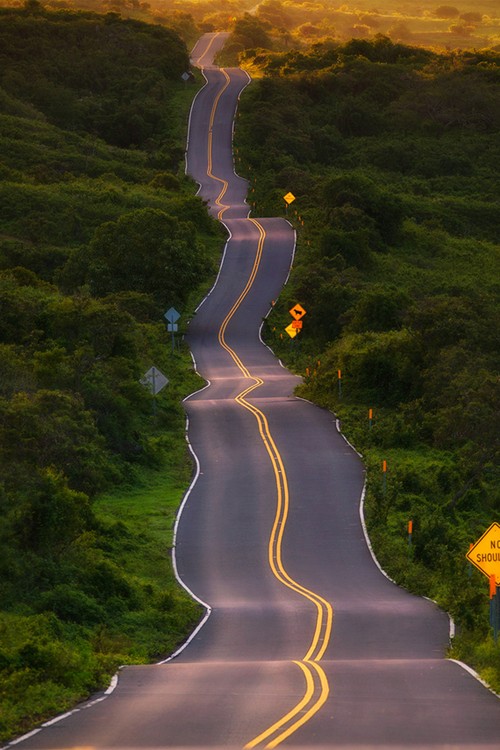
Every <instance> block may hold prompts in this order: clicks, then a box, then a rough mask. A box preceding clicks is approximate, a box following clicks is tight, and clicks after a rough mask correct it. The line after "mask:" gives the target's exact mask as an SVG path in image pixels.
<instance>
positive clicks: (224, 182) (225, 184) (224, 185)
mask: <svg viewBox="0 0 500 750" xmlns="http://www.w3.org/2000/svg"><path fill="white" fill-rule="evenodd" d="M219 70H220V71H221V72H222V73H223V74H224V77H225V79H226V81H225V83H224V86H223V87H222V88H221V90H220V91H219V93H218V94H217V96H216V97H215V99H214V103H213V105H212V111H211V113H210V122H209V125H208V168H207V175H208V176H209V177H212V179H214V180H217V182H220V183H222V188H221V191H220V193H219V195H218V196H217V198H216V199H215V203H216V205H217V206H221V210H220V211H219V213H218V214H217V218H218V219H219V221H220V220H221V219H222V215H223V213H224V211H226V210H227V209H228V208H229V206H224V205H223V204H222V203H221V201H222V199H223V197H224V195H225V194H226V190H227V188H228V186H229V183H228V181H227V180H225V179H223V178H222V177H217V175H215V174H214V173H213V172H212V144H213V126H214V119H215V113H216V111H217V107H218V105H219V101H220V98H221V96H222V94H223V93H224V91H225V90H226V89H227V87H228V86H229V84H230V82H231V78H230V77H229V75H228V74H227V72H226V71H225V70H224V68H219Z"/></svg>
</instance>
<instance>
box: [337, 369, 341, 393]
mask: <svg viewBox="0 0 500 750" xmlns="http://www.w3.org/2000/svg"><path fill="white" fill-rule="evenodd" d="M337 376H338V383H339V398H342V370H337Z"/></svg>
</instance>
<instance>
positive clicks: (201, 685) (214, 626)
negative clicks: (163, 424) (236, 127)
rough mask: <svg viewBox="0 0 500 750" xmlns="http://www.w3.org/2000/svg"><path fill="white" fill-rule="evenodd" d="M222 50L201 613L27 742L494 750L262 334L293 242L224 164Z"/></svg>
mask: <svg viewBox="0 0 500 750" xmlns="http://www.w3.org/2000/svg"><path fill="white" fill-rule="evenodd" d="M223 41H224V37H223V35H218V34H215V35H205V36H204V37H203V38H202V39H201V40H200V42H199V43H198V45H197V46H196V48H195V50H194V51H193V60H194V61H195V62H196V64H198V65H199V66H200V67H202V68H203V69H204V74H205V77H206V79H207V85H206V86H205V87H204V88H203V89H202V90H201V92H200V93H199V94H198V96H197V99H196V101H195V104H194V107H193V111H192V116H191V123H190V138H189V148H188V159H187V167H188V171H189V173H190V174H191V175H192V176H193V177H194V178H195V179H196V180H197V181H198V182H199V183H200V186H201V187H200V192H201V195H202V196H203V197H204V198H205V199H206V200H207V201H208V202H209V207H210V210H211V211H212V213H213V214H214V215H216V216H218V217H219V218H220V219H221V220H222V221H223V222H224V224H225V225H226V226H227V228H228V231H229V233H230V239H229V241H228V244H227V247H226V250H225V255H224V260H223V264H222V267H221V272H220V275H219V278H218V281H217V284H216V286H215V287H214V289H213V290H212V292H211V293H210V294H209V296H208V297H207V298H206V300H205V301H204V302H203V304H202V305H201V306H200V308H199V310H198V312H197V315H196V316H195V318H194V319H193V321H192V323H191V325H190V328H189V337H188V339H189V344H190V347H191V349H192V352H193V355H194V358H195V361H196V366H197V369H198V370H199V371H200V373H201V374H202V375H203V376H204V377H205V378H206V380H207V381H208V383H209V385H208V386H207V387H206V388H205V389H203V390H202V391H200V392H198V393H197V394H194V395H193V396H192V397H191V398H190V399H189V400H188V401H187V402H186V409H187V411H188V416H189V421H190V426H189V439H190V442H191V446H192V449H193V451H194V452H195V454H196V456H197V461H198V467H199V474H198V476H197V481H196V482H195V484H194V485H193V487H192V488H191V491H190V493H189V496H188V499H187V502H186V504H185V506H184V508H183V512H182V514H181V516H180V519H179V523H178V528H177V536H176V540H177V541H176V555H175V557H176V564H177V568H178V572H179V575H180V577H181V579H182V581H183V583H184V585H185V586H187V587H188V588H189V589H190V590H191V591H192V592H193V593H194V595H196V597H198V598H199V599H200V600H201V601H203V602H205V603H206V604H207V607H209V612H210V616H209V617H208V618H207V620H206V622H205V624H204V625H203V627H201V628H200V629H199V630H198V631H197V632H196V633H195V634H194V636H193V638H192V639H191V641H190V642H189V644H188V646H187V647H186V648H185V649H184V650H182V651H181V652H180V653H179V654H178V655H177V656H176V657H175V658H174V659H173V660H171V661H168V662H167V663H163V664H158V665H154V666H147V667H143V666H141V667H128V668H126V669H124V670H122V671H121V673H120V678H119V681H118V686H117V688H116V689H115V690H114V691H113V692H112V694H111V695H109V696H108V697H107V698H106V699H105V700H100V697H97V702H95V701H94V702H91V703H90V704H87V705H86V706H82V707H81V708H80V709H79V710H78V711H76V712H72V713H71V714H70V715H68V716H66V717H63V718H60V719H59V720H58V721H57V722H55V723H53V724H50V725H49V726H47V727H45V728H44V729H42V731H39V732H37V733H36V734H34V735H32V736H31V737H28V738H26V739H25V740H24V741H23V742H22V744H21V747H23V748H40V749H41V748H76V747H80V748H83V747H85V748H100V749H104V748H121V749H122V750H126V748H151V749H153V748H176V747H178V748H195V747H197V748H202V747H204V748H207V747H224V748H230V747H234V748H236V747H238V748H242V747H246V748H251V747H277V746H279V745H281V744H283V746H290V747H295V748H297V747H302V748H315V749H316V750H319V749H320V748H327V747H328V748H346V750H347V748H349V750H361V749H362V748H412V749H415V748H432V749H433V750H437V749H438V748H439V749H440V750H445V748H446V749H448V750H449V749H451V748H460V749H461V750H465V749H466V748H478V749H479V748H481V749H482V750H486V748H498V747H499V746H500V701H499V700H498V699H497V698H496V697H495V696H494V695H493V694H492V693H490V692H489V691H488V690H486V689H485V688H484V687H483V686H482V685H481V684H480V683H479V682H478V681H477V680H475V679H474V678H473V677H472V676H471V675H470V674H469V673H468V672H467V671H466V670H465V669H464V668H462V666H460V665H459V664H457V663H456V662H453V661H449V660H446V659H445V658H444V656H445V652H446V648H447V646H448V638H449V622H448V618H447V617H446V615H445V614H443V613H442V612H441V611H440V610H438V609H437V607H435V606H434V605H433V604H432V603H431V602H429V601H426V600H424V599H420V598H417V597H414V596H411V595H410V594H408V593H406V592H405V591H403V590H401V589H400V588H398V587H397V586H395V585H394V584H392V583H391V582H390V581H389V580H388V579H387V578H386V577H385V576H384V575H383V574H382V572H381V571H380V570H379V569H378V567H377V566H376V564H375V563H374V561H373V559H372V556H371V554H370V551H369V549H368V546H367V543H366V541H365V536H364V532H363V528H362V524H361V520H360V513H359V506H360V499H361V495H362V491H363V484H364V473H363V466H362V464H361V461H360V459H359V458H358V456H357V454H356V453H355V452H354V451H353V450H352V449H351V448H350V447H349V446H348V445H347V443H346V442H345V440H344V439H343V437H342V436H341V435H340V434H339V432H338V431H337V429H336V424H335V419H334V417H333V415H332V414H330V413H329V412H327V411H324V410H321V409H318V408H317V407H314V406H313V405H311V404H309V403H307V402H305V401H303V400H300V399H297V398H295V397H294V396H293V395H292V393H293V389H294V386H295V385H296V383H297V378H296V377H294V376H293V375H291V374H290V373H289V372H287V371H286V370H285V369H284V368H282V367H281V366H280V364H279V363H278V362H277V361H276V359H275V358H274V356H273V355H272V353H271V352H270V351H269V349H267V348H266V347H265V346H264V345H263V344H262V342H261V341H260V339H259V327H260V324H261V321H262V318H263V317H264V316H265V315H266V313H267V312H268V309H269V305H270V301H271V300H273V299H275V298H276V296H277V295H278V294H279V291H280V289H281V287H282V285H283V283H284V282H285V281H286V278H287V274H288V271H289V268H290V265H291V262H292V259H293V252H294V234H293V231H292V229H291V227H290V225H289V224H288V223H287V222H286V221H284V220H283V219H260V220H256V219H251V218H249V217H248V206H247V205H246V204H245V193H246V183H245V182H244V181H243V180H241V179H240V178H238V177H236V176H235V174H234V172H233V159H232V153H231V141H232V123H233V119H234V114H235V109H236V106H237V101H238V97H239V94H240V93H241V91H242V89H243V88H244V86H245V85H246V84H247V83H248V78H247V76H246V74H244V73H243V72H242V71H240V70H237V69H228V70H218V69H217V68H214V67H211V61H212V59H213V53H214V52H215V51H216V50H217V48H218V47H220V45H221V44H222V43H223Z"/></svg>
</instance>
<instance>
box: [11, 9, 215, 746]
mask: <svg viewBox="0 0 500 750" xmlns="http://www.w3.org/2000/svg"><path fill="white" fill-rule="evenodd" d="M0 50H1V52H0V58H1V64H0V175H1V182H0V289H1V292H0V465H1V466H2V476H1V485H0V546H1V549H2V555H1V558H0V600H1V602H2V605H1V612H0V707H1V710H0V739H5V738H7V737H8V736H12V734H13V733H14V732H16V731H20V730H22V729H26V728H28V727H30V726H33V724H34V723H36V722H37V721H40V720H41V719H43V718H46V717H47V716H49V715H50V714H51V713H54V712H55V711H60V710H62V709H64V708H65V707H67V706H69V705H72V704H74V703H75V702H76V700H78V699H79V698H82V697H84V696H86V695H88V693H89V692H90V691H91V690H93V689H96V688H97V687H100V686H102V685H104V684H105V683H106V681H107V680H109V676H110V674H112V673H113V671H114V670H115V669H116V667H117V666H118V665H119V664H123V663H127V662H130V661H134V662H137V661H145V660H151V659H153V658H155V657H158V656H159V655H161V654H166V653H168V652H170V651H171V650H172V649H173V648H174V647H175V645H176V644H178V643H179V642H180V641H181V640H182V639H183V638H184V637H185V634H186V633H187V631H188V629H189V628H190V627H192V625H193V623H194V622H196V620H197V619H198V617H199V612H198V608H197V607H196V606H195V605H194V604H193V603H192V602H191V601H190V600H189V599H188V598H187V597H186V596H184V595H183V594H180V593H179V592H178V590H177V587H176V585H175V584H174V582H173V575H172V571H171V564H170V560H169V547H168V545H169V543H170V535H171V527H172V519H173V514H174V512H175V508H176V505H177V504H178V502H179V499H180V495H181V493H182V491H183V489H185V487H186V485H187V482H188V479H189V476H190V472H191V466H190V464H189V462H188V460H187V456H186V449H185V443H184V440H183V429H184V416H183V412H182V408H181V406H180V398H181V397H182V396H183V395H186V394H187V393H188V392H190V391H192V390H193V389H195V388H196V387H197V377H196V376H195V375H194V374H192V373H191V374H190V367H189V366H188V365H187V359H188V357H187V355H186V354H185V353H184V354H183V353H182V352H181V351H177V352H176V353H175V354H172V353H171V351H170V339H169V334H167V332H166V330H165V325H164V323H165V321H164V320H163V313H164V311H165V310H166V309H167V308H168V307H170V306H171V305H174V306H176V307H177V308H178V309H179V310H180V311H181V312H182V313H184V314H186V313H188V311H189V305H190V302H189V299H190V295H192V294H193V292H194V291H195V290H196V289H198V285H199V283H200V280H202V279H203V278H206V277H207V275H209V274H211V273H212V271H213V269H214V265H215V264H214V257H215V256H217V254H218V252H219V248H220V243H221V237H220V236H219V229H218V226H217V225H216V224H215V222H212V220H211V219H210V218H209V217H208V214H207V212H206V209H205V206H204V205H203V203H202V201H201V200H200V199H199V198H196V197H194V192H195V186H194V185H191V184H190V182H189V181H188V180H187V179H186V178H185V177H184V175H183V169H184V162H183V146H184V142H185V140H184V139H185V126H186V122H187V114H188V107H189V104H190V100H191V99H192V96H193V93H194V90H196V87H193V86H192V85H191V84H187V85H186V84H184V83H183V82H182V80H181V79H180V75H181V73H182V72H183V71H185V70H186V69H187V68H188V57H187V52H186V48H185V46H184V45H183V43H181V42H180V40H179V38H178V37H177V36H176V35H175V34H174V33H173V32H171V31H169V30H167V29H162V28H160V27H154V26H151V25H145V24H141V23H139V22H137V21H121V20H120V19H119V18H118V17H117V16H116V15H115V16H105V17H103V16H97V15H93V14H92V13H88V12H86V13H72V12H69V11H64V12H58V13H51V12H47V11H44V10H43V9H41V7H40V6H39V5H38V3H36V2H35V3H33V2H30V3H29V4H28V5H27V7H26V8H25V9H23V10H17V11H14V10H4V11H0ZM124 147H127V148H124ZM152 364H154V365H156V366H157V367H159V368H160V369H161V370H163V372H164V373H165V374H166V375H167V376H168V377H169V379H170V383H169V385H168V387H167V388H165V389H164V390H163V391H162V393H161V394H160V395H159V396H158V397H157V402H158V403H157V409H156V414H155V415H154V414H153V399H152V396H151V394H150V393H149V391H148V390H147V389H146V388H145V387H144V386H143V385H142V384H141V383H140V382H139V381H140V379H141V377H142V376H143V375H144V373H145V372H146V371H147V370H148V369H149V367H150V366H151V365H152ZM116 486H118V487H121V489H120V490H119V491H118V492H117V491H116V490H114V489H113V488H115V487H116ZM103 492H107V493H108V494H106V495H103ZM134 493H135V494H134ZM138 499H140V502H138Z"/></svg>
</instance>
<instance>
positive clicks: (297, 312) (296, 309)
mask: <svg viewBox="0 0 500 750" xmlns="http://www.w3.org/2000/svg"><path fill="white" fill-rule="evenodd" d="M288 312H289V313H290V315H291V316H292V318H293V319H294V320H300V319H301V318H303V317H304V315H305V314H306V311H305V310H304V308H303V307H302V305H294V306H293V307H292V309H291V310H289V311H288Z"/></svg>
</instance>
